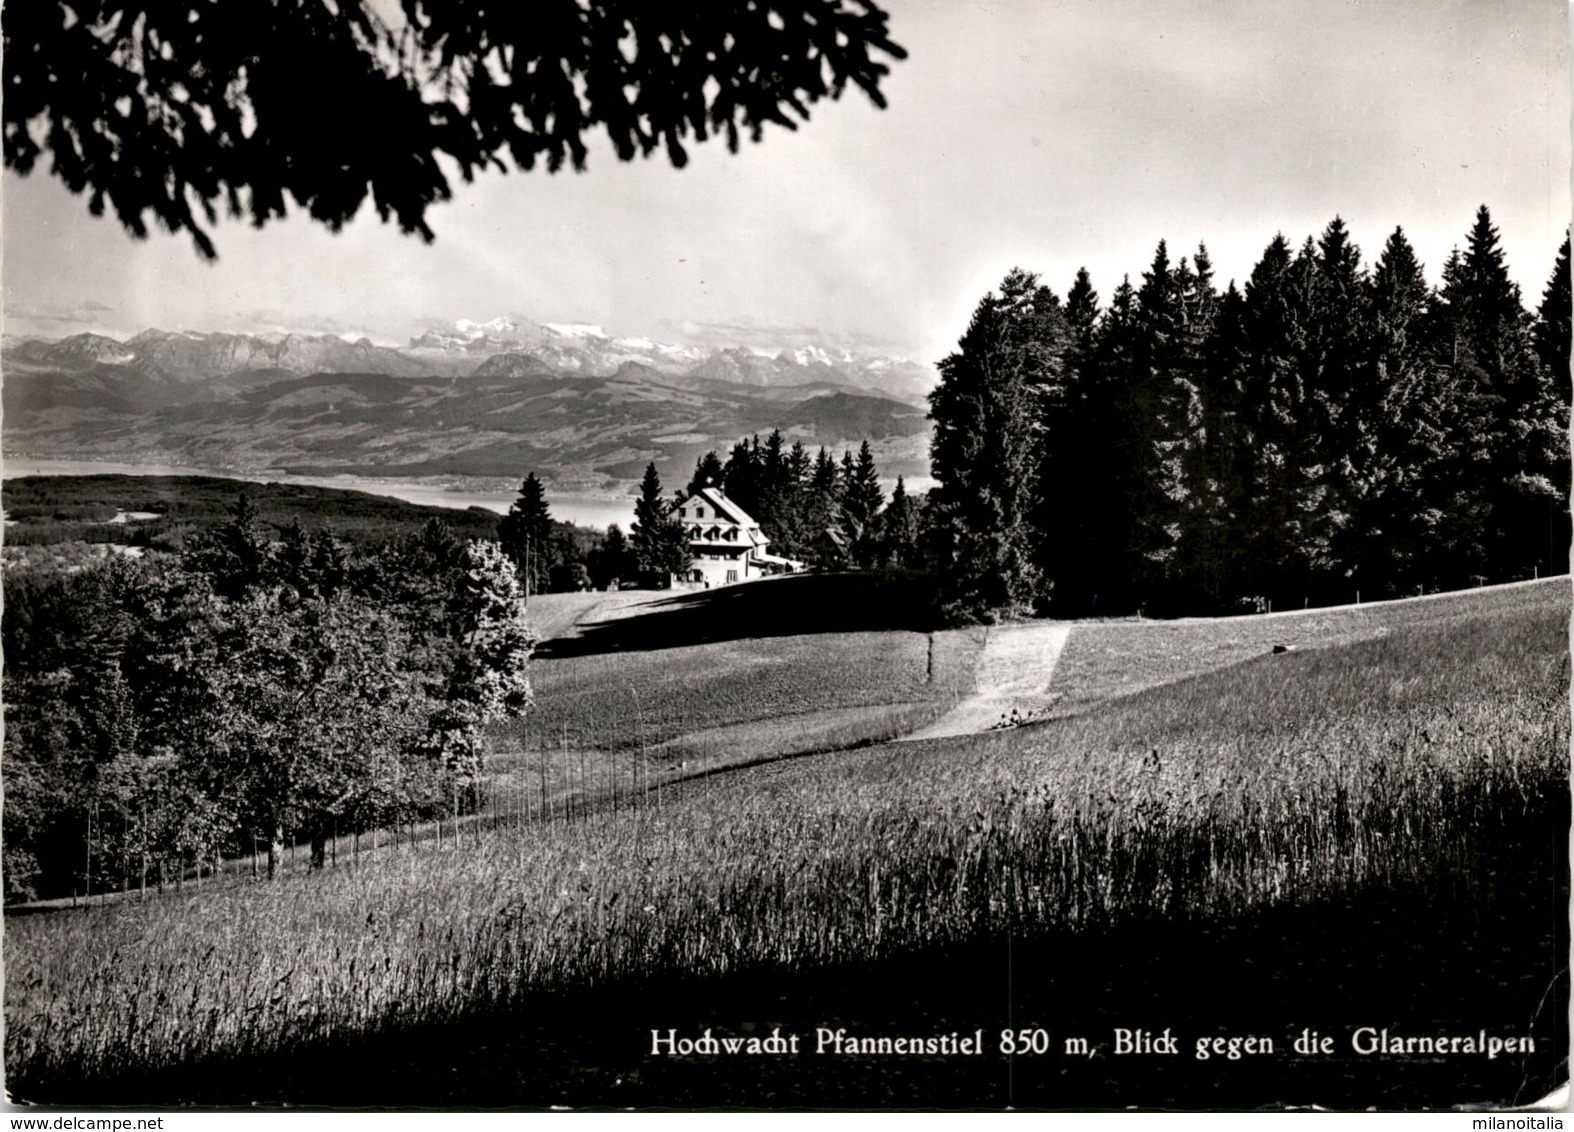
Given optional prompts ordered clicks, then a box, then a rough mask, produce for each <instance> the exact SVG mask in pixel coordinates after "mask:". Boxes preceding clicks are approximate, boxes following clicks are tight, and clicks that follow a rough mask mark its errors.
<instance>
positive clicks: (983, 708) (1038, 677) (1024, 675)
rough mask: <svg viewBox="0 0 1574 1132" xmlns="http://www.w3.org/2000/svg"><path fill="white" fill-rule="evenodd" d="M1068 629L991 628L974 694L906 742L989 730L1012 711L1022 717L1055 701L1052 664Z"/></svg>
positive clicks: (1049, 626) (1063, 626) (1033, 626)
mask: <svg viewBox="0 0 1574 1132" xmlns="http://www.w3.org/2000/svg"><path fill="white" fill-rule="evenodd" d="M1070 635H1071V626H1070V625H1068V624H1065V623H1064V622H1049V623H1044V622H1039V623H1034V624H1029V625H1001V626H996V627H994V628H992V629H990V630H989V637H988V639H987V640H985V642H984V651H983V653H982V654H981V655H980V656H979V658H978V676H977V683H976V684H975V686H974V689H973V692H972V694H971V695H969V696H968V697H967V698H966V699H964V700H962V701H961V702H960V703H958V704H957V705H956V707H954V708H952V709H951V710H950V711H949V712H947V713H946V714H945V715H943V716H941V717H940V718H939V719H938V720H936V721H935V722H934V723H931V724H930V725H929V726H928V727H925V728H922V729H921V730H918V731H915V732H913V733H912V734H911V735H908V736H906V738H908V739H939V738H943V737H945V736H948V735H972V734H974V733H976V732H979V731H987V730H989V728H990V727H991V726H993V725H994V724H996V723H999V722H1000V720H1001V718H1002V717H1009V716H1010V715H1011V713H1012V711H1013V710H1015V711H1016V712H1018V713H1020V715H1021V716H1022V717H1026V716H1027V714H1028V713H1029V712H1042V711H1044V710H1045V709H1047V708H1048V707H1049V706H1050V704H1052V703H1053V702H1054V700H1055V697H1054V696H1052V695H1051V694H1050V692H1049V682H1050V679H1051V678H1052V677H1053V676H1054V674H1055V663H1056V661H1058V660H1059V659H1060V653H1061V650H1062V649H1064V648H1065V647H1066V638H1067V637H1069V636H1070Z"/></svg>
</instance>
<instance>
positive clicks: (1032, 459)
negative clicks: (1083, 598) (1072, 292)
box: [929, 269, 1058, 620]
mask: <svg viewBox="0 0 1574 1132" xmlns="http://www.w3.org/2000/svg"><path fill="white" fill-rule="evenodd" d="M1052 309H1053V308H1052V305H1051V303H1050V301H1049V295H1048V289H1047V288H1044V287H1041V286H1040V285H1039V283H1038V278H1037V277H1036V276H1034V275H1031V274H1029V273H1027V272H1025V271H1021V270H1019V269H1014V270H1012V271H1011V272H1010V273H1009V274H1008V275H1007V276H1006V278H1005V280H1004V281H1003V282H1002V284H1001V288H1000V292H999V293H998V294H996V293H995V292H990V293H989V294H987V295H985V296H984V298H983V299H982V301H980V303H979V305H978V307H977V309H976V310H975V311H974V313H973V317H972V320H971V322H970V323H969V325H968V328H967V332H966V333H965V334H964V335H963V336H962V339H961V340H960V342H959V343H958V349H957V352H955V353H953V354H951V355H950V356H949V357H947V358H946V359H945V360H943V361H942V362H941V363H940V384H939V385H938V386H936V388H935V389H934V390H933V391H932V392H931V393H930V395H929V404H930V412H929V416H930V419H932V420H933V421H934V438H933V440H932V442H931V447H930V455H931V465H932V469H933V474H934V477H935V479H936V480H937V481H938V483H937V486H936V487H935V489H934V491H933V492H932V493H931V500H932V502H933V504H934V506H935V511H936V526H937V534H938V543H937V546H936V550H937V552H938V558H939V560H938V562H937V566H938V568H939V571H940V581H941V586H942V603H943V612H944V613H945V614H946V615H947V616H948V617H950V618H952V619H955V620H976V619H993V618H995V617H999V616H1013V615H1017V614H1020V613H1025V612H1028V611H1029V610H1031V609H1032V608H1033V607H1034V606H1035V605H1036V604H1037V603H1038V602H1039V601H1041V600H1042V599H1043V598H1045V597H1047V596H1048V585H1047V580H1046V579H1045V578H1044V577H1043V575H1042V573H1041V571H1040V570H1039V568H1038V565H1037V562H1036V561H1035V559H1036V557H1037V556H1036V554H1035V551H1036V549H1037V545H1036V544H1037V538H1038V532H1037V530H1036V529H1035V527H1034V525H1033V523H1032V512H1033V510H1034V506H1035V503H1036V502H1037V491H1038V475H1039V469H1040V468H1041V467H1042V463H1043V451H1042V446H1041V444H1040V436H1039V423H1038V409H1039V400H1040V395H1041V389H1042V386H1043V385H1044V384H1045V383H1046V382H1047V381H1050V380H1057V379H1058V374H1056V373H1054V372H1052V371H1053V369H1054V363H1053V361H1052V359H1051V358H1050V357H1049V356H1048V351H1047V350H1046V345H1045V343H1046V338H1047V337H1048V335H1047V334H1046V326H1045V322H1046V319H1048V318H1049V317H1050V312H1051V310H1052Z"/></svg>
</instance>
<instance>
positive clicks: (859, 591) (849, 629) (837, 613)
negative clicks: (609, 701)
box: [535, 571, 938, 659]
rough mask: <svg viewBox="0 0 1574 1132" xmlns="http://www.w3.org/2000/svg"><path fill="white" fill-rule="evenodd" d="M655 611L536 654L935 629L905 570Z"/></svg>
mask: <svg viewBox="0 0 1574 1132" xmlns="http://www.w3.org/2000/svg"><path fill="white" fill-rule="evenodd" d="M649 608H651V609H652V612H649V613H644V614H641V615H639V616H636V617H627V618H623V619H621V620H615V621H605V622H599V623H593V624H590V625H585V626H582V627H581V630H580V634H579V635H578V636H575V637H565V638H557V639H554V640H550V641H544V642H542V644H541V645H539V646H538V647H537V649H536V654H535V655H536V656H538V657H542V658H546V659H556V658H561V657H570V656H593V655H596V654H600V653H610V652H640V651H651V650H655V649H667V648H679V647H682V646H686V645H702V644H710V643H713V642H717V641H736V640H744V639H747V638H757V637H789V636H800V635H804V634H815V633H860V632H878V631H883V630H900V629H908V630H914V631H918V632H925V631H928V630H930V629H934V628H937V627H938V626H937V624H936V621H935V616H934V586H933V582H932V579H930V578H929V576H927V575H923V574H916V573H907V572H901V571H871V572H868V573H849V574H803V575H796V576H793V577H784V578H766V579H762V580H760V581H757V582H748V583H742V584H738V585H732V586H723V587H721V588H719V589H712V590H697V591H693V592H687V593H677V594H674V596H672V597H670V598H667V599H665V600H663V601H659V602H655V603H653V604H652V605H651V606H650V607H649Z"/></svg>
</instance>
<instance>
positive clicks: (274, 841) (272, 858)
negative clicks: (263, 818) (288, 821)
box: [268, 824, 284, 880]
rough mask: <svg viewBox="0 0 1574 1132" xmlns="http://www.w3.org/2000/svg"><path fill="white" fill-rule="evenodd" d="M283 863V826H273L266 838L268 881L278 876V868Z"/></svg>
mask: <svg viewBox="0 0 1574 1132" xmlns="http://www.w3.org/2000/svg"><path fill="white" fill-rule="evenodd" d="M283 863H284V826H282V825H277V824H276V825H274V827H273V832H272V833H271V834H269V836H268V879H269V880H272V879H273V878H274V877H276V876H278V875H279V866H280V865H282V864H283Z"/></svg>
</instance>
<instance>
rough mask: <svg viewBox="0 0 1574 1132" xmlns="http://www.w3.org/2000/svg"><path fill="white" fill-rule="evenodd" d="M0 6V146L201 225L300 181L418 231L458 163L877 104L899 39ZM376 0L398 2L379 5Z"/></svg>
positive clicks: (144, 210) (96, 195)
mask: <svg viewBox="0 0 1574 1132" xmlns="http://www.w3.org/2000/svg"><path fill="white" fill-rule="evenodd" d="M378 7H379V5H377V4H375V3H374V2H373V0H337V2H336V0H227V2H226V3H224V4H222V5H220V4H215V3H211V2H206V0H176V2H173V3H166V2H161V0H13V2H11V3H8V4H6V6H5V11H4V14H3V18H0V25H3V33H4V61H3V72H4V155H5V164H6V167H7V168H10V169H14V170H16V171H17V172H18V173H22V174H27V173H30V172H31V171H32V170H33V168H34V167H35V165H37V163H38V162H39V159H40V158H41V157H44V156H45V155H47V156H48V158H49V163H50V164H49V171H50V172H51V173H52V174H53V175H54V176H57V177H59V178H60V180H61V181H62V182H64V183H65V185H66V186H67V187H68V188H70V189H71V191H72V192H74V193H83V192H86V193H87V194H88V208H89V210H90V211H91V212H92V213H93V214H94V215H95V216H97V215H103V213H104V212H105V211H106V210H112V211H113V213H114V215H115V216H116V217H117V218H118V219H119V220H120V222H121V223H122V224H123V225H124V226H125V228H126V229H127V231H129V232H130V233H131V234H132V235H134V236H137V237H145V236H146V235H147V233H148V230H149V225H150V219H149V218H150V217H151V222H152V223H156V224H159V225H162V226H163V227H164V228H166V229H168V230H169V231H171V232H186V233H189V234H190V236H191V239H192V241H193V242H194V243H195V244H196V247H197V250H198V252H199V253H200V254H201V255H202V256H203V257H204V258H207V259H213V258H215V257H216V250H215V248H214V245H213V242H212V239H211V238H210V235H209V233H208V229H210V228H211V227H212V226H213V225H214V223H215V222H216V221H217V219H218V212H219V210H220V209H221V208H222V209H224V210H225V211H227V212H228V213H229V214H231V215H233V216H236V217H245V218H247V219H248V220H250V222H251V223H252V224H253V225H255V226H257V227H262V226H263V225H264V224H266V223H267V222H268V221H269V220H272V219H276V218H278V217H282V216H283V215H285V212H286V209H287V199H286V198H290V199H293V200H294V201H295V202H296V203H297V204H298V205H299V206H300V207H302V208H304V209H305V210H306V211H307V213H308V214H309V215H310V216H311V217H312V219H314V220H316V221H318V222H319V223H322V224H324V225H326V226H327V227H328V228H329V229H330V230H332V231H335V232H337V231H338V230H340V229H341V228H342V227H343V225H344V224H345V223H346V222H347V221H348V220H350V219H351V218H352V217H354V216H355V215H356V213H357V212H359V211H360V209H361V207H362V206H363V204H364V203H365V201H366V199H367V197H368V196H369V197H370V198H371V200H372V204H373V206H374V207H375V208H376V210H377V214H378V216H379V217H381V218H382V219H383V220H384V221H388V220H391V219H392V220H397V222H398V224H399V226H400V228H401V229H402V230H403V231H404V232H406V233H414V234H417V235H419V236H420V237H421V238H422V239H424V240H428V241H430V240H431V239H432V236H433V233H432V230H431V228H430V227H429V226H428V225H427V222H426V210H427V208H428V206H430V205H432V204H434V203H437V202H440V201H445V200H448V199H449V198H450V197H451V195H452V191H451V188H450V184H449V176H450V172H451V171H452V170H457V172H458V174H459V175H460V176H462V177H463V178H464V179H465V180H466V181H469V180H472V179H473V178H474V176H475V174H476V173H477V172H478V171H479V170H482V169H486V168H489V167H491V168H498V169H506V168H507V163H506V162H505V160H504V155H505V154H506V155H507V157H508V158H510V159H511V160H512V162H513V164H514V165H515V166H516V167H518V168H520V169H523V170H530V169H534V168H535V166H536V164H537V162H542V163H544V164H545V166H546V168H547V170H548V171H549V172H556V171H558V170H559V169H561V168H562V167H563V166H564V165H565V164H566V163H567V164H572V165H573V167H574V168H575V169H576V170H582V169H584V167H585V163H586V158H587V153H588V151H587V148H586V144H585V138H586V135H587V134H588V133H590V132H592V131H594V130H597V129H602V130H605V131H606V134H607V137H608V139H609V140H610V141H611V143H612V147H613V150H614V152H616V153H617V155H618V157H619V158H621V159H622V160H624V161H629V160H632V159H633V158H634V157H636V156H640V155H643V156H649V155H650V154H651V153H653V152H655V151H656V150H657V149H663V150H665V152H666V154H667V157H668V159H669V160H670V161H671V162H672V164H673V165H674V166H678V167H682V166H683V165H685V164H686V163H687V160H688V154H687V150H686V148H685V145H686V144H687V143H688V142H689V141H690V139H692V140H693V141H695V142H703V141H706V140H707V139H709V138H711V137H712V136H713V135H716V134H722V135H724V136H725V138H726V140H727V145H728V147H729V149H731V150H733V151H734V152H736V150H737V147H738V140H739V137H740V136H741V135H742V134H744V133H747V134H748V135H749V137H750V138H751V140H754V141H758V140H759V139H760V137H761V135H762V133H763V130H764V127H765V125H766V124H767V123H775V124H777V125H779V126H783V127H785V128H787V129H795V128H796V124H797V121H798V120H805V121H806V120H807V119H808V118H809V110H810V106H811V105H812V104H813V103H815V102H818V101H819V100H820V99H822V98H832V99H835V98H838V97H840V96H841V94H842V92H843V91H844V90H845V89H846V88H847V86H848V84H852V85H854V86H856V87H858V88H859V89H860V90H862V91H863V92H864V93H865V94H866V95H867V96H868V97H869V99H870V100H871V101H872V102H874V104H875V105H877V106H880V107H884V105H885V98H884V96H883V95H882V93H881V91H880V81H881V80H882V79H883V78H884V77H885V76H886V75H887V74H888V73H889V67H888V65H887V63H886V62H884V61H882V60H881V58H880V56H882V55H883V56H885V57H887V58H889V59H901V58H904V57H905V56H906V52H905V51H903V49H902V48H901V47H899V46H897V45H896V44H895V43H893V42H891V40H890V39H889V38H888V37H887V34H886V14H885V13H884V12H883V11H882V10H881V9H879V8H878V7H876V6H875V5H874V4H872V3H870V2H868V0H770V2H761V0H731V2H726V3H722V4H715V3H707V4H696V3H688V4H660V5H653V4H642V3H638V2H637V0H601V2H596V0H547V2H544V3H536V4H530V5H523V4H520V5H514V4H502V5H490V6H489V5H486V4H484V3H482V0H441V2H439V0H399V4H398V8H397V12H396V14H394V13H390V18H389V19H386V20H385V19H384V18H383V17H382V16H380V15H379V13H378V11H377V10H376V9H377V8H378ZM381 7H383V8H384V9H388V8H392V5H391V4H385V5H381Z"/></svg>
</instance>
